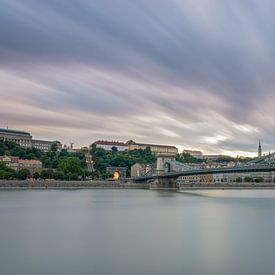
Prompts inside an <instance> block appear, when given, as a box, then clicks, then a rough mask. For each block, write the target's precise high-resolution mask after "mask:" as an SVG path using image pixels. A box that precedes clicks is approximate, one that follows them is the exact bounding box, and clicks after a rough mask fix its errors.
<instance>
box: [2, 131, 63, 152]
mask: <svg viewBox="0 0 275 275" xmlns="http://www.w3.org/2000/svg"><path fill="white" fill-rule="evenodd" d="M0 140H3V141H12V142H15V143H17V144H18V145H19V146H21V147H23V148H36V149H39V150H42V151H44V152H49V151H51V148H52V145H53V144H56V145H57V150H61V148H62V144H61V143H60V142H59V141H46V140H35V139H32V135H31V134H30V133H28V132H24V131H20V130H11V129H3V128H0Z"/></svg>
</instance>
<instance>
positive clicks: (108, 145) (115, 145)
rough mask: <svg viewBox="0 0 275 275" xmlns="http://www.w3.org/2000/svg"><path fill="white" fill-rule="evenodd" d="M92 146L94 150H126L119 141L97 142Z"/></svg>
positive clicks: (126, 147)
mask: <svg viewBox="0 0 275 275" xmlns="http://www.w3.org/2000/svg"><path fill="white" fill-rule="evenodd" d="M93 144H95V145H96V148H103V149H104V150H106V151H113V150H114V149H115V150H117V151H118V152H121V151H126V150H128V146H127V144H126V143H124V142H120V141H107V140H97V141H95V142H94V143H93Z"/></svg>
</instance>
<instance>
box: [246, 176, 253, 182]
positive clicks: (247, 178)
mask: <svg viewBox="0 0 275 275" xmlns="http://www.w3.org/2000/svg"><path fill="white" fill-rule="evenodd" d="M244 181H245V182H253V179H252V178H251V177H245V178H244Z"/></svg>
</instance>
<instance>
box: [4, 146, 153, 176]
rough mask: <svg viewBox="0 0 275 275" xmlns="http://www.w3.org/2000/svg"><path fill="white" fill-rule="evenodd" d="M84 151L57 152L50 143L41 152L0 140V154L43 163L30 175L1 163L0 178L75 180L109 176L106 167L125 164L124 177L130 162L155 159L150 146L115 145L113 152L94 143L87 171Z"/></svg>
mask: <svg viewBox="0 0 275 275" xmlns="http://www.w3.org/2000/svg"><path fill="white" fill-rule="evenodd" d="M86 153H87V151H86V150H80V151H77V152H68V151H67V150H64V149H62V150H61V151H58V150H57V147H56V145H55V144H53V146H52V148H51V151H50V152H43V151H41V150H39V149H36V148H23V147H20V146H19V145H18V144H16V143H15V142H10V141H0V156H4V155H5V156H17V157H19V158H20V159H29V160H30V159H35V160H40V161H41V162H42V165H43V170H42V171H41V173H38V172H35V173H33V174H31V172H30V171H29V170H27V169H22V170H20V171H18V172H16V171H15V170H13V169H11V168H9V167H7V166H6V165H5V164H4V163H3V162H2V163H1V165H0V179H12V178H17V179H27V178H30V177H33V178H35V179H39V178H41V179H58V180H77V179H85V178H87V177H89V178H93V179H106V178H109V177H111V175H110V174H109V173H107V172H106V168H107V167H108V166H115V167H127V176H130V169H131V166H132V165H133V164H135V163H137V162H139V163H155V162H156V158H155V157H154V155H153V154H152V152H151V150H150V148H146V149H145V150H142V149H139V150H132V151H123V152H118V151H117V150H116V148H113V150H112V151H106V150H104V149H102V148H96V146H95V145H93V146H92V147H91V148H90V153H91V154H92V157H93V161H94V168H95V171H94V172H93V173H89V172H88V171H87V170H86V162H85V154H86Z"/></svg>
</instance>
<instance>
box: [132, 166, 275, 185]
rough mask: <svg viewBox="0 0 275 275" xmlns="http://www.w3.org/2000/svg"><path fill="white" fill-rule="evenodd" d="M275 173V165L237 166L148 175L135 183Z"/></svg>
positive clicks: (137, 179) (139, 178)
mask: <svg viewBox="0 0 275 275" xmlns="http://www.w3.org/2000/svg"><path fill="white" fill-rule="evenodd" d="M271 171H275V165H251V166H235V167H224V168H209V169H196V170H188V171H181V172H170V173H164V174H161V175H147V176H143V177H138V178H135V179H134V180H135V181H137V182H138V181H147V180H151V179H159V178H162V179H165V178H167V179H168V178H178V177H181V176H194V175H206V174H226V173H249V172H271Z"/></svg>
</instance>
